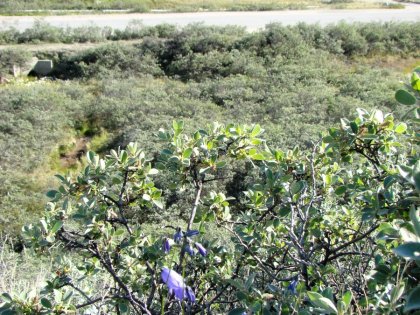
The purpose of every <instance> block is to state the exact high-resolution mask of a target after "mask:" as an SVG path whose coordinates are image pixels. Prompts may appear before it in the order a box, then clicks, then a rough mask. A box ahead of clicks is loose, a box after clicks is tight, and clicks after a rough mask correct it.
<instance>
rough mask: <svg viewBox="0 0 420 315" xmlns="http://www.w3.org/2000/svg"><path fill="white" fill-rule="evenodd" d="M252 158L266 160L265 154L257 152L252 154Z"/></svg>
mask: <svg viewBox="0 0 420 315" xmlns="http://www.w3.org/2000/svg"><path fill="white" fill-rule="evenodd" d="M251 158H252V159H253V160H256V161H264V160H265V156H264V155H263V154H261V153H256V154H254V155H252V156H251Z"/></svg>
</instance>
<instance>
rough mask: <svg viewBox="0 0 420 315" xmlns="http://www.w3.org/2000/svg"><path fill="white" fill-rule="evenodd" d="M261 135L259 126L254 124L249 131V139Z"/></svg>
mask: <svg viewBox="0 0 420 315" xmlns="http://www.w3.org/2000/svg"><path fill="white" fill-rule="evenodd" d="M260 133H261V126H260V125H258V124H256V125H255V126H254V128H252V131H251V137H256V136H258V135H259V134H260Z"/></svg>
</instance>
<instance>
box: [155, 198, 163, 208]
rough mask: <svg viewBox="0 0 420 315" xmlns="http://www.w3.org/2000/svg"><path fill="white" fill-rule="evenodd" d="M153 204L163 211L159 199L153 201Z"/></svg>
mask: <svg viewBox="0 0 420 315" xmlns="http://www.w3.org/2000/svg"><path fill="white" fill-rule="evenodd" d="M153 203H154V204H155V206H156V207H158V208H159V209H163V202H162V200H160V199H153Z"/></svg>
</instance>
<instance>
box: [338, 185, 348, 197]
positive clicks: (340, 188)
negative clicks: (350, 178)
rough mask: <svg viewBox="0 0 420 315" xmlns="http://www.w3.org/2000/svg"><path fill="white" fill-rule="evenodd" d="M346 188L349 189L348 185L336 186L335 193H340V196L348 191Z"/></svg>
mask: <svg viewBox="0 0 420 315" xmlns="http://www.w3.org/2000/svg"><path fill="white" fill-rule="evenodd" d="M346 190H347V187H346V186H339V187H337V188H336V190H335V194H336V195H338V196H339V195H342V194H344V193H345V192H346Z"/></svg>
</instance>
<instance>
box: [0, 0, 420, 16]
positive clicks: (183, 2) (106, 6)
mask: <svg viewBox="0 0 420 315" xmlns="http://www.w3.org/2000/svg"><path fill="white" fill-rule="evenodd" d="M411 1H412V2H416V1H418V0H411ZM378 7H379V8H404V5H403V4H399V3H390V2H386V1H380V0H379V1H369V0H200V1H195V0H125V1H118V0H104V1H96V0H66V1H62V0H61V1H51V0H4V1H2V3H1V4H0V12H1V13H3V14H28V13H29V14H50V12H48V10H57V11H60V12H62V13H65V12H66V10H90V12H92V11H93V12H94V11H100V12H101V13H102V12H103V10H128V11H130V12H150V11H153V10H157V11H162V10H163V11H170V12H195V11H226V10H227V11H255V10H258V11H268V10H285V9H294V10H296V9H311V8H312V9H313V8H332V9H343V8H378ZM73 13H75V12H73ZM79 13H82V12H79Z"/></svg>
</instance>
